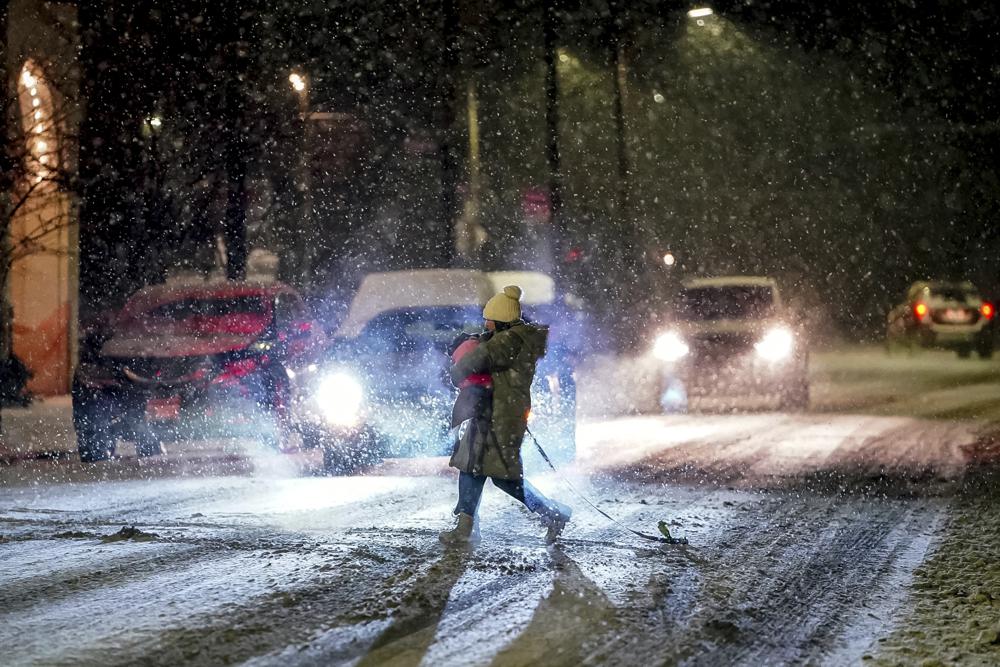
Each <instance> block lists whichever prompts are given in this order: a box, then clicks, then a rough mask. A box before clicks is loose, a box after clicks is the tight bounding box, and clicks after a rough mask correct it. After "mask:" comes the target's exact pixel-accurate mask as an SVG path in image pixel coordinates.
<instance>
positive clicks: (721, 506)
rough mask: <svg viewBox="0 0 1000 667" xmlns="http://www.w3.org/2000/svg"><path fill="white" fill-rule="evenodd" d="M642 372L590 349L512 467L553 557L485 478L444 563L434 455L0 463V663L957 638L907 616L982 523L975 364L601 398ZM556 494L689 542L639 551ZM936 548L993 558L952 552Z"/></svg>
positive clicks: (821, 648)
mask: <svg viewBox="0 0 1000 667" xmlns="http://www.w3.org/2000/svg"><path fill="white" fill-rule="evenodd" d="M643 368H644V364H643V362H642V361H641V360H639V361H632V362H628V361H619V362H618V363H613V362H612V360H597V361H595V362H594V363H593V364H591V365H590V366H589V367H588V368H587V369H586V370H585V372H584V373H582V374H581V380H580V384H581V402H582V406H581V407H582V410H581V411H582V413H583V417H584V418H583V420H582V421H581V424H580V428H579V447H580V452H579V457H578V461H577V463H576V464H575V465H574V466H573V467H571V468H570V469H568V470H567V471H566V472H565V475H564V476H557V475H554V474H548V475H543V476H540V477H538V478H537V479H534V480H533V481H534V482H536V484H537V486H539V487H540V488H541V489H542V490H543V491H545V492H547V493H551V494H552V495H554V496H556V497H558V498H560V499H561V500H564V501H566V502H568V503H569V504H571V505H572V506H573V507H574V510H575V513H574V517H573V521H572V522H571V524H570V526H569V528H568V529H567V531H566V533H565V534H564V537H563V539H562V541H561V542H560V543H559V544H558V545H557V546H555V547H550V548H546V547H545V545H544V544H543V541H542V539H541V535H542V533H543V530H542V528H541V527H540V526H539V525H538V524H537V523H535V522H533V521H532V520H531V518H530V517H529V516H527V514H526V513H525V512H524V511H523V510H522V509H520V508H519V507H518V506H516V505H515V503H514V502H513V501H511V500H510V499H509V498H507V497H506V496H504V495H503V494H502V493H500V492H499V491H497V490H496V489H494V488H492V487H488V489H487V493H486V497H485V498H484V503H483V507H482V514H481V517H482V529H483V537H484V541H483V544H482V545H480V546H479V547H477V548H476V549H474V550H472V551H469V552H453V553H448V552H445V551H444V550H443V549H442V548H441V547H440V545H439V544H438V542H437V531H438V530H440V529H442V528H444V527H446V526H447V525H448V524H449V519H450V511H451V509H452V507H453V505H454V501H455V497H454V493H455V489H454V487H455V482H454V475H453V473H452V471H450V470H449V469H448V468H447V465H446V462H445V461H444V460H443V459H410V460H391V461H387V462H386V463H384V464H382V465H380V466H377V467H375V468H372V469H369V470H366V471H363V473H362V474H358V475H355V476H351V477H335V478H332V477H321V476H314V475H310V474H308V473H309V472H310V471H311V470H314V469H315V466H316V465H317V463H318V461H317V460H316V457H315V456H314V455H312V454H311V453H306V454H302V455H299V456H298V457H280V456H265V455H261V454H257V453H254V452H251V451H248V450H246V449H244V448H243V447H242V446H240V445H239V444H236V445H234V444H231V443H190V444H188V445H185V446H183V447H179V448H175V449H174V450H172V451H171V452H170V454H169V455H168V456H167V457H166V458H164V459H151V460H143V461H138V460H136V459H134V458H132V457H129V456H126V457H125V458H123V459H121V460H118V461H114V462H107V463H102V464H98V465H93V466H83V465H81V464H79V463H77V462H76V461H75V460H73V459H72V458H65V459H60V458H38V459H36V458H30V457H21V458H20V459H18V460H16V461H15V462H13V463H11V464H10V465H3V466H0V646H3V647H4V649H3V663H4V664H11V665H21V664H69V663H73V664H102V665H117V664H135V663H143V664H171V665H174V664H184V663H190V664H218V663H221V662H226V663H230V662H249V663H251V664H258V665H269V664H283V665H284V664H293V665H328V664H354V665H360V664H365V665H374V664H395V665H404V664H405V665H416V664H424V665H450V664H454V665H467V664H496V665H528V664H546V665H550V664H551V665H576V664H581V663H592V664H622V665H633V664H648V663H652V664H676V663H685V664H704V665H717V664H747V665H759V664H775V663H786V664H787V663H811V664H856V663H858V662H859V661H860V660H861V659H862V657H863V656H868V657H872V656H875V657H876V659H878V660H880V661H882V662H884V663H885V664H892V663H893V662H896V661H899V662H903V663H905V662H907V661H908V659H909V658H908V657H907V656H909V657H918V658H919V659H920V660H924V659H933V658H935V657H938V656H937V655H936V654H935V653H934V650H933V648H931V649H928V648H926V647H925V648H923V649H921V651H920V652H914V653H911V654H907V653H906V652H905V651H904V652H900V648H899V647H900V646H904V648H905V647H906V646H907V645H908V641H909V640H908V639H907V637H908V636H909V635H907V634H906V633H907V632H924V636H929V635H928V634H927V632H926V630H922V629H921V624H922V623H923V624H927V623H931V624H937V623H952V624H958V625H961V626H962V627H963V628H964V627H965V626H964V625H962V624H964V623H966V622H967V620H966V619H965V617H963V616H961V613H960V612H961V610H959V611H956V612H954V614H953V618H952V617H949V618H952V620H944V621H942V620H941V617H939V616H932V615H929V613H930V612H929V611H928V610H927V607H931V606H932V600H933V599H934V590H935V589H934V588H933V587H934V586H936V585H938V583H935V582H945V584H940V585H947V586H949V587H952V588H954V587H956V586H959V585H960V584H961V581H962V577H963V576H965V575H962V574H957V575H956V574H955V573H952V574H951V576H950V577H949V576H946V573H947V570H948V568H947V565H948V560H942V554H946V553H948V551H947V548H957V547H952V541H950V540H948V539H944V540H942V538H943V537H946V536H948V535H952V534H953V533H954V531H955V530H956V526H955V525H954V523H955V522H954V521H953V517H956V516H957V517H960V518H962V520H963V521H964V522H965V523H963V524H962V526H961V529H962V530H964V531H966V532H965V533H964V537H963V540H964V541H963V542H961V544H967V543H968V544H973V542H974V536H975V535H976V531H977V530H979V529H978V528H977V526H979V525H980V524H979V523H977V518H976V513H975V512H973V511H971V510H970V509H969V507H971V505H970V503H976V499H978V498H981V497H982V496H981V495H977V494H976V493H975V488H976V487H970V486H969V485H968V484H967V480H968V479H969V476H970V475H972V474H974V475H975V477H976V479H977V480H981V479H982V478H983V477H982V476H983V475H984V474H986V473H984V471H989V470H992V468H991V466H992V465H994V458H992V454H989V453H990V452H992V451H994V450H993V449H991V446H985V445H984V443H987V445H989V443H992V442H993V437H992V434H993V429H994V426H995V424H994V421H993V417H992V413H991V412H990V410H991V409H992V408H984V407H983V406H984V405H987V404H989V405H994V404H1000V382H997V381H995V380H994V379H993V378H994V377H995V376H997V374H996V369H997V366H996V365H995V364H994V363H988V362H980V361H968V360H963V361H959V360H957V359H952V358H950V357H948V358H946V357H944V356H943V355H928V356H921V357H918V358H915V359H905V358H898V359H897V358H888V359H887V358H885V357H884V356H883V355H882V354H881V353H880V352H878V351H874V350H862V351H848V352H845V353H838V354H836V355H833V354H831V355H823V356H819V357H817V359H816V363H815V364H814V370H813V375H814V380H815V383H814V396H815V397H816V401H815V402H814V410H813V411H812V412H809V413H805V414H787V413H778V412H772V411H770V410H769V409H767V406H766V405H763V406H758V405H750V406H742V407H743V408H744V409H741V410H738V411H735V412H733V411H731V410H730V409H729V408H730V407H731V406H729V405H727V406H725V407H719V406H713V405H707V406H705V407H704V409H702V410H700V411H696V412H694V413H692V414H688V415H682V416H656V415H650V414H646V415H643V414H628V413H629V412H637V411H636V410H633V409H632V408H633V405H632V404H630V403H629V401H627V400H624V399H621V400H618V399H620V397H621V396H623V394H624V393H625V392H628V391H632V392H633V394H634V395H635V396H636V397H637V398H636V401H635V403H636V404H638V401H639V398H638V396H639V394H640V392H641V390H642V389H643V388H644V387H645V388H647V389H648V385H645V384H643V382H642V380H641V378H642V377H643V376H642V372H643V370H642V369H643ZM993 385H995V389H996V393H995V394H993V395H992V396H991V395H990V394H989V392H988V391H986V390H985V389H982V387H984V386H993ZM599 387H603V390H600V389H599ZM977 387H978V389H977ZM970 388H971V389H970ZM602 395H603V397H604V399H601V396H602ZM921 395H932V396H933V397H934V398H933V401H932V402H933V403H935V404H936V405H940V404H947V405H948V406H949V407H948V408H947V409H948V410H954V411H956V413H957V414H960V415H961V418H958V417H955V416H949V418H948V419H927V418H924V417H923V416H921V415H927V414H931V413H933V412H934V411H935V410H938V409H939V408H937V407H934V406H930V407H929V406H928V404H927V402H925V401H922V400H921V399H920V396H921ZM962 396H967V397H968V398H967V400H966V403H965V404H962V402H961V400H960V399H961V397H962ZM863 397H868V398H867V399H864V404H863V405H860V406H859V407H855V408H849V407H848V405H849V404H850V405H857V403H856V402H855V399H858V400H862V398H863ZM599 399H600V400H599ZM611 399H616V400H617V403H614V404H612V403H613V401H612V400H611ZM990 401H993V403H990ZM893 405H895V406H896V407H897V409H896V410H895V413H894V411H893V410H892V409H891V406H893ZM976 406H978V407H976ZM963 411H964V412H963ZM29 412H30V411H29ZM29 412H25V413H22V414H21V415H20V417H21V419H22V420H27V419H28V418H29V417H28V415H29ZM9 414H10V413H9V412H7V413H5V420H4V423H5V427H6V426H7V425H8V424H9V423H12V422H16V421H17V418H16V417H13V418H12V417H10V416H9ZM51 423H52V424H54V426H52V427H51V429H52V430H51V433H52V435H51V436H46V435H45V434H44V433H43V431H44V430H45V428H46V426H45V422H44V421H41V422H35V426H34V427H32V428H30V429H27V430H28V431H30V432H31V435H32V436H33V441H34V442H39V443H44V442H45V441H46V439H47V438H49V439H50V441H51V442H53V443H55V442H58V441H59V438H60V437H62V436H61V435H60V434H59V433H58V431H59V430H60V429H61V428H64V427H61V426H59V425H58V423H57V422H55V421H53V422H51ZM12 428H18V426H17V424H16V423H14V426H13V427H12ZM11 445H12V443H11V441H10V440H8V449H12V450H13V451H18V450H19V448H18V446H17V444H16V443H13V447H11ZM52 449H56V450H57V449H59V447H56V446H53V447H52ZM63 449H65V447H63ZM20 451H22V452H24V451H25V450H23V449H20ZM32 451H39V450H34V449H33V450H32ZM984 452H985V453H986V454H984ZM126 454H127V452H126ZM12 460H13V459H12ZM970 489H971V490H970ZM578 493H582V494H583V495H584V496H586V497H588V498H591V499H593V500H594V501H595V502H596V503H597V504H598V506H599V507H600V508H601V509H602V510H604V511H605V512H608V513H610V514H611V515H613V516H615V517H617V518H618V519H619V520H620V521H621V522H622V524H625V525H628V526H630V527H635V528H637V529H639V530H643V531H646V532H654V533H655V532H656V524H657V522H659V521H661V520H662V521H666V522H667V524H668V525H669V527H670V530H671V531H672V532H673V533H674V534H675V535H683V536H685V537H687V538H688V539H689V540H690V544H689V545H687V546H671V545H660V544H657V543H654V542H646V541H643V540H641V539H639V538H636V537H634V536H632V535H630V534H629V533H627V532H625V531H623V530H622V529H621V528H620V527H618V526H616V525H614V524H611V523H609V522H608V521H607V520H606V519H604V518H603V517H601V516H600V515H599V514H598V513H597V512H595V511H594V510H593V509H591V508H590V507H588V506H587V504H586V502H585V501H584V500H583V499H582V498H581V497H580V496H579V495H577V494H578ZM974 506H975V507H976V508H977V511H978V512H980V513H982V512H992V513H995V512H996V511H998V510H1000V508H997V507H996V505H995V504H990V503H989V502H987V503H982V502H980V503H979V504H974ZM988 519H989V520H988V521H984V522H982V526H985V527H986V528H983V529H982V530H987V528H988V530H992V531H994V532H995V526H996V520H995V516H994V514H990V516H989V517H988ZM131 526H135V527H136V529H137V530H136V531H131V530H125V531H123V530H122V529H123V527H131ZM990 526H992V528H989V527H990ZM986 543H987V544H992V543H991V542H988V541H987V542H986ZM942 545H944V546H942ZM970 548H972V547H970ZM951 559H952V560H956V559H957V560H960V561H961V563H962V568H964V569H963V570H962V572H968V571H969V570H971V569H972V568H975V567H979V568H980V569H981V570H982V569H988V568H989V567H990V565H989V563H988V562H986V560H983V557H982V555H977V554H976V553H975V552H968V553H966V552H961V553H954V552H953V553H951ZM977 559H979V560H977ZM980 560H982V564H980V565H977V563H979V562H980ZM994 560H995V559H994ZM915 571H916V575H915V574H914V573H915ZM915 577H916V579H915ZM956 577H958V579H957V583H956ZM984 580H985V581H987V582H993V581H994V579H992V578H990V577H985V578H984ZM928 581H929V582H931V584H929V587H925V588H919V589H918V590H920V591H922V592H923V593H922V594H923V595H924V597H922V598H921V597H919V596H913V595H912V594H911V588H910V586H911V584H912V583H914V582H916V583H917V584H918V585H924V582H928ZM969 585H970V586H972V585H974V582H973V583H970V584H969ZM977 585H979V586H980V588H982V586H986V587H987V588H988V586H991V585H992V583H989V584H977ZM970 590H971V589H970ZM979 593H984V594H985V595H986V598H985V599H986V600H987V604H989V601H990V600H993V599H994V598H993V597H990V596H992V595H994V594H995V592H994V591H992V589H988V590H985V589H984V590H980V589H979V588H977V589H976V591H975V594H979ZM976 599H977V600H981V598H979V597H977V598H976ZM995 599H1000V594H996V595H995ZM980 611H981V609H980ZM927 619H930V620H927ZM956 619H957V620H956ZM968 622H971V621H968ZM977 622H981V623H982V622H983V621H977ZM984 629H985V630H986V631H987V632H986V634H985V635H984V634H983V633H982V632H981V630H984ZM988 631H989V627H988V623H987V627H985V628H978V629H977V630H976V632H975V633H972V632H971V631H968V632H966V631H963V632H957V633H956V632H950V633H945V634H944V635H943V636H946V637H947V638H948V642H947V650H948V652H947V654H941V657H943V659H946V661H948V662H962V661H963V658H962V656H963V655H964V656H966V657H967V658H969V659H968V660H967V661H968V662H969V664H991V663H990V662H989V661H988V660H987V661H984V656H985V658H986V659H988V658H989V657H990V656H991V655H993V656H996V657H1000V655H997V654H996V653H992V654H991V650H992V648H991V647H993V646H994V645H992V644H989V643H988V642H987V641H986V640H989V639H990V636H988ZM880 640H882V641H880ZM963 642H972V643H974V646H971V645H970V646H969V647H966V648H965V649H964V650H963ZM880 647H886V648H880ZM956 656H958V657H956ZM996 662H997V661H994V662H993V664H995V663H996Z"/></svg>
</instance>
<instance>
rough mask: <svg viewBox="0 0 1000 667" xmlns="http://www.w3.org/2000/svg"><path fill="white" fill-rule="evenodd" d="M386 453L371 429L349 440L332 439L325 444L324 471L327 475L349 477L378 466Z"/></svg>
mask: <svg viewBox="0 0 1000 667" xmlns="http://www.w3.org/2000/svg"><path fill="white" fill-rule="evenodd" d="M384 459H385V452H384V451H383V449H382V447H381V446H380V445H379V442H378V438H377V437H376V435H375V433H374V432H373V431H372V430H371V429H364V430H363V431H361V432H360V433H358V434H357V435H356V436H355V437H352V438H350V439H348V440H344V439H341V438H330V439H328V440H327V441H326V442H325V443H324V444H323V471H324V472H325V473H326V474H327V475H349V474H351V473H353V472H354V471H356V470H357V469H358V468H364V467H368V466H373V465H378V464H379V463H381V462H382V461H383V460H384Z"/></svg>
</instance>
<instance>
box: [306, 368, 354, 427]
mask: <svg viewBox="0 0 1000 667" xmlns="http://www.w3.org/2000/svg"><path fill="white" fill-rule="evenodd" d="M364 397H365V390H364V387H362V386H361V383H360V382H359V381H358V380H357V378H355V377H354V376H353V375H351V374H350V373H344V372H337V373H331V374H330V375H327V376H326V377H324V378H323V379H322V380H320V383H319V386H318V387H317V388H316V402H317V403H318V404H319V409H320V414H322V415H323V418H324V419H325V420H326V421H327V422H328V423H330V424H333V425H334V426H354V425H355V424H357V423H358V419H359V417H360V416H361V405H362V403H363V402H364Z"/></svg>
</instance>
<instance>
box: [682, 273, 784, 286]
mask: <svg viewBox="0 0 1000 667" xmlns="http://www.w3.org/2000/svg"><path fill="white" fill-rule="evenodd" d="M683 284H684V287H686V288H688V287H693V288H697V287H733V286H737V285H747V286H755V287H777V286H778V284H777V283H776V282H775V280H774V278H768V277H766V276H714V277H712V278H692V279H690V280H685V281H684V283H683Z"/></svg>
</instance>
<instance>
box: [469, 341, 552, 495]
mask: <svg viewBox="0 0 1000 667" xmlns="http://www.w3.org/2000/svg"><path fill="white" fill-rule="evenodd" d="M547 338H548V329H546V328H545V327H540V326H535V325H533V324H526V323H524V322H518V323H516V324H515V325H514V326H512V327H510V328H509V329H504V330H503V331H498V332H496V333H495V334H493V335H492V336H491V337H490V338H489V339H488V340H486V341H485V342H483V343H482V344H480V345H479V347H477V348H476V349H475V350H473V351H472V352H470V353H469V354H467V355H465V356H464V357H462V359H461V360H460V361H459V362H458V363H457V364H455V365H454V366H452V367H451V379H452V382H454V383H455V384H456V385H457V384H458V383H459V382H461V381H462V380H463V379H465V378H466V377H468V376H469V375H472V374H474V373H489V374H490V377H491V378H492V379H493V400H492V405H488V406H485V407H486V408H487V409H486V410H484V412H483V416H482V417H481V418H480V419H478V420H471V421H472V422H473V423H472V424H471V426H470V427H469V428H466V429H465V431H464V433H463V434H462V436H461V438H460V439H459V442H458V446H457V447H456V448H455V453H454V454H453V455H452V457H451V465H452V466H453V467H455V468H458V469H459V470H461V471H463V472H467V473H471V474H473V475H486V476H487V477H496V478H499V479H511V480H517V479H521V478H522V477H524V470H523V468H522V467H521V441H522V440H523V439H524V432H525V429H526V428H527V426H528V421H527V420H528V413H529V412H530V411H531V382H532V380H534V378H535V364H536V363H537V362H538V360H539V359H540V358H541V357H542V356H543V355H544V354H545V344H546V340H547ZM476 422H479V423H478V424H476Z"/></svg>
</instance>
